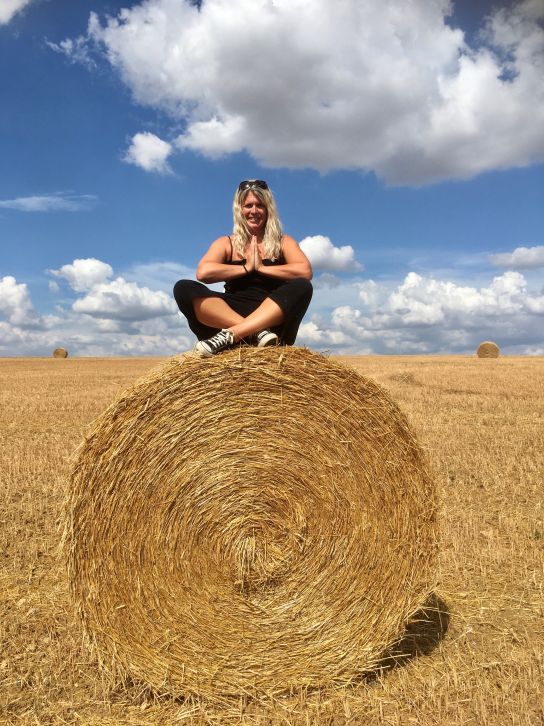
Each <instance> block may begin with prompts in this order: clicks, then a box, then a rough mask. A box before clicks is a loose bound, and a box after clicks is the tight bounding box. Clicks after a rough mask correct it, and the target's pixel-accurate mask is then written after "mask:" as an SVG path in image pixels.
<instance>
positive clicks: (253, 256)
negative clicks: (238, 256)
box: [245, 235, 263, 272]
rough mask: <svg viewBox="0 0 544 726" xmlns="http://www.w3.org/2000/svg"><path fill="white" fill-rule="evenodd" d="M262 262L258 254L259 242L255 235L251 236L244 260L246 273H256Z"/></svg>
mask: <svg viewBox="0 0 544 726" xmlns="http://www.w3.org/2000/svg"><path fill="white" fill-rule="evenodd" d="M262 264H263V261H262V259H261V254H260V252H259V242H258V240H257V237H256V236H255V235H253V236H252V238H251V240H250V242H249V249H248V253H247V258H246V264H245V268H246V270H247V271H248V272H254V271H255V272H258V271H259V269H260V268H261V267H262Z"/></svg>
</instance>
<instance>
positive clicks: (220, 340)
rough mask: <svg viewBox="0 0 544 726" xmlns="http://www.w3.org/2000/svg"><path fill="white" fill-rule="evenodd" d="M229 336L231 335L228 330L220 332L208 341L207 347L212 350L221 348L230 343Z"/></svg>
mask: <svg viewBox="0 0 544 726" xmlns="http://www.w3.org/2000/svg"><path fill="white" fill-rule="evenodd" d="M231 335H232V333H231V332H230V330H220V331H219V332H218V333H216V334H215V335H213V336H212V337H211V338H209V339H208V345H210V346H211V347H212V348H213V349H214V350H217V349H218V348H222V347H223V346H225V345H228V344H229V343H231Z"/></svg>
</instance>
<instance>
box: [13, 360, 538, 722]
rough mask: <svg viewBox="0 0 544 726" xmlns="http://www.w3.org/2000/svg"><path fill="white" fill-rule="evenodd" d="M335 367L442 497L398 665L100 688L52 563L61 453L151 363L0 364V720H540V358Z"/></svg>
mask: <svg viewBox="0 0 544 726" xmlns="http://www.w3.org/2000/svg"><path fill="white" fill-rule="evenodd" d="M341 360H342V362H344V363H345V364H346V365H349V366H353V367H355V368H356V369H357V370H358V371H360V372H361V373H363V374H364V375H369V376H370V377H371V378H373V379H374V380H376V381H377V382H378V383H380V384H381V385H383V386H384V387H385V388H387V389H388V390H389V392H390V393H391V395H392V396H393V398H394V399H395V401H396V402H397V403H398V404H399V405H400V406H401V408H402V409H403V410H404V412H405V413H406V414H407V415H408V417H409V419H410V421H411V423H412V425H413V427H414V428H415V430H416V432H417V434H418V436H419V439H420V441H421V443H422V444H423V446H424V447H425V448H426V449H427V451H428V455H429V458H430V460H431V463H432V466H433V468H434V471H435V475H436V478H437V482H438V486H439V490H440V493H441V520H442V535H441V539H442V542H441V555H440V572H439V583H440V584H439V590H438V592H437V597H436V599H435V601H434V602H432V603H429V606H430V607H429V610H428V612H427V614H426V615H427V620H426V622H420V623H415V624H413V625H412V626H411V627H410V630H409V632H408V633H407V636H406V639H405V641H404V644H403V650H404V652H405V653H406V657H404V658H400V659H399V658H397V659H396V661H395V660H393V659H392V660H391V664H390V665H391V667H389V668H387V669H384V670H383V671H382V672H381V673H377V674H376V676H375V677H374V678H372V679H366V680H362V681H361V682H360V683H359V684H358V685H356V686H353V687H352V688H350V689H349V690H338V691H334V692H330V691H329V692H323V691H322V692H308V693H298V694H293V695H291V696H286V697H284V698H280V699H275V700H273V701H264V702H263V703H260V704H255V703H246V702H244V700H243V699H241V700H239V701H231V702H228V703H225V704H224V705H223V706H217V705H215V706H213V705H210V704H205V703H198V702H180V701H178V702H173V701H172V700H171V699H168V698H163V699H155V698H153V696H152V695H151V694H149V693H148V692H147V691H146V689H145V688H144V687H142V686H141V685H139V684H134V683H132V684H121V683H118V684H116V685H115V686H111V684H106V683H105V682H103V681H102V680H101V677H100V672H99V670H98V667H97V664H96V662H95V660H94V658H93V655H92V654H91V653H89V651H88V650H87V648H86V646H85V644H84V643H82V639H81V633H80V628H79V625H78V623H77V622H76V621H75V619H74V615H73V609H72V606H71V603H70V600H69V598H68V588H67V582H66V576H65V573H64V568H63V563H62V562H61V561H59V558H58V556H57V552H58V543H59V538H60V527H59V523H60V521H61V505H62V501H63V496H64V486H65V482H66V473H67V467H68V457H69V454H70V453H71V451H72V450H73V449H74V447H75V445H76V444H77V443H78V442H79V440H80V438H81V435H82V433H83V432H84V430H85V428H86V426H87V425H88V424H89V423H90V421H92V419H93V418H94V417H95V416H96V415H97V414H98V413H100V412H101V411H102V410H103V409H104V407H105V406H106V405H107V404H108V403H110V402H111V400H112V398H113V397H114V396H115V395H116V394H117V393H118V392H119V391H120V390H122V389H124V388H126V387H127V386H128V385H130V384H131V383H132V382H133V381H134V379H135V378H137V377H138V376H140V375H141V374H143V373H145V372H146V371H147V370H149V368H151V367H152V366H153V365H155V364H156V362H157V360H156V359H155V360H153V359H149V358H146V359H79V360H78V359H70V358H69V359H66V360H62V359H61V360H54V359H2V360H0V400H1V404H2V405H1V408H0V443H1V447H0V723H1V724H95V725H96V726H98V725H101V726H102V725H107V724H111V725H112V726H113V725H118V724H119V725H121V724H138V725H139V724H142V725H144V724H165V725H166V724H177V723H183V724H236V723H244V724H262V725H263V726H264V724H285V725H286V726H287V725H288V724H334V725H335V726H337V725H340V724H387V725H391V726H396V725H398V726H401V725H402V726H404V725H405V724H429V725H431V724H436V725H437V726H439V725H443V724H444V725H447V724H452V725H455V726H461V724H475V725H476V724H497V725H501V726H502V725H503V724H505V725H506V724H512V725H513V726H517V725H518V724H531V725H532V724H542V723H544V705H543V704H544V598H543V583H544V566H543V565H544V522H543V499H544V494H543V492H544V359H542V358H507V357H503V358H499V359H496V360H478V359H476V358H462V357H451V358H446V357H360V358H343V359H341ZM433 608H434V609H433Z"/></svg>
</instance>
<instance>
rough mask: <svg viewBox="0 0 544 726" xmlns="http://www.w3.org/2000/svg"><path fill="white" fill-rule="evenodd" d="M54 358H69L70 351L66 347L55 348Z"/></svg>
mask: <svg viewBox="0 0 544 726" xmlns="http://www.w3.org/2000/svg"><path fill="white" fill-rule="evenodd" d="M53 358H68V351H67V350H65V349H64V348H55V350H54V351H53Z"/></svg>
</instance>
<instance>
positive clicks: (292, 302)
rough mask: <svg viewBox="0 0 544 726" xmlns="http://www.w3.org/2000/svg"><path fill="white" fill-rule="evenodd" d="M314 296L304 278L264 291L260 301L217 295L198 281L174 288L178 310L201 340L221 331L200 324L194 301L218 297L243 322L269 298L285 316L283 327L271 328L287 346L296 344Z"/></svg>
mask: <svg viewBox="0 0 544 726" xmlns="http://www.w3.org/2000/svg"><path fill="white" fill-rule="evenodd" d="M312 293H313V288H312V283H311V282H310V281H309V280H306V279H305V278H303V277H297V278H295V279H294V280H289V281H288V282H284V283H282V284H280V285H279V286H278V287H277V288H276V289H275V290H271V291H266V290H263V291H262V298H260V299H259V298H257V297H256V296H255V295H254V294H252V296H251V297H250V298H249V297H244V296H243V295H242V294H240V293H228V292H215V290H210V289H209V288H208V287H206V285H203V284H202V283H201V282H196V281H195V280H179V281H178V282H176V284H175V285H174V297H175V299H176V302H177V304H178V307H179V309H180V310H181V312H182V313H183V314H184V315H185V317H186V318H187V321H188V323H189V327H190V328H191V330H192V331H193V333H194V334H195V335H196V337H197V338H198V339H199V340H205V339H206V338H210V337H211V336H212V335H214V334H215V333H217V331H218V330H219V329H218V328H211V327H209V326H208V325H204V323H201V322H200V321H199V320H197V317H196V315H195V310H194V304H193V300H194V299H195V298H202V297H219V298H221V299H222V300H224V301H225V302H226V303H227V305H228V306H229V307H230V308H232V309H233V310H234V311H235V312H237V313H238V314H239V315H241V316H242V317H244V318H245V317H247V316H248V315H249V314H250V313H252V312H253V311H254V310H256V309H257V308H258V307H259V305H260V304H261V303H262V302H263V300H265V299H266V298H270V299H271V300H273V301H274V302H275V303H276V304H277V305H278V306H279V307H280V308H281V311H282V313H283V316H284V319H283V322H282V323H281V324H280V325H276V326H274V327H272V328H271V330H273V331H274V332H275V333H276V334H277V335H278V337H279V339H280V341H281V343H283V344H284V345H293V343H294V342H295V339H296V337H297V333H298V328H299V325H300V323H301V322H302V318H303V317H304V313H305V312H306V310H307V309H308V305H309V304H310V300H311V299H312Z"/></svg>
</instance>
